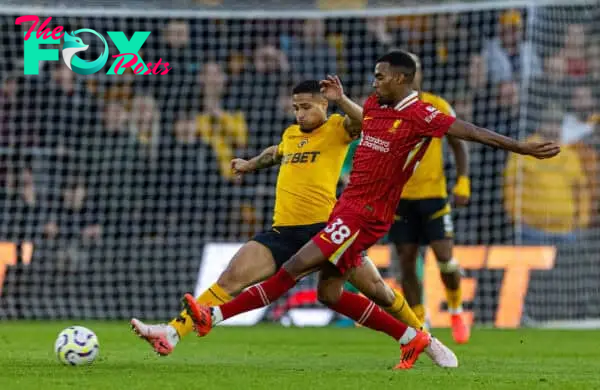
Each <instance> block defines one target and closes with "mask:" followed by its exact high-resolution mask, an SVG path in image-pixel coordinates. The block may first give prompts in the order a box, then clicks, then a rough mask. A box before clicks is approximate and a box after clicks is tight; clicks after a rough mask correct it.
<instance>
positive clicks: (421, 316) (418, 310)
mask: <svg viewBox="0 0 600 390" xmlns="http://www.w3.org/2000/svg"><path fill="white" fill-rule="evenodd" d="M411 309H412V311H413V313H415V316H417V319H418V320H419V321H421V323H422V324H424V323H425V306H423V305H422V304H418V305H415V306H413V307H411Z"/></svg>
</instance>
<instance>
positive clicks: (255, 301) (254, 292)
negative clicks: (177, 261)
mask: <svg viewBox="0 0 600 390" xmlns="http://www.w3.org/2000/svg"><path fill="white" fill-rule="evenodd" d="M325 261H326V259H325V257H324V256H323V253H322V252H321V250H320V249H319V247H318V246H317V245H316V244H314V243H313V242H312V241H309V242H308V243H307V244H306V245H304V246H303V247H302V249H300V250H299V251H298V252H297V253H296V254H295V255H294V256H292V258H291V259H290V260H288V261H287V262H286V263H285V264H284V265H283V267H282V268H281V269H280V270H279V271H278V272H277V273H276V274H275V275H273V276H272V277H270V278H269V279H267V280H265V281H264V282H262V283H260V284H257V285H254V286H252V287H250V288H249V289H247V290H246V291H244V292H242V293H241V294H240V295H238V296H237V297H236V298H235V299H233V300H232V301H230V302H227V303H225V304H222V305H219V306H212V307H209V306H205V305H202V304H199V303H198V302H196V300H195V299H194V297H193V296H192V295H190V294H186V295H185V296H184V297H183V300H182V304H183V306H184V308H185V311H186V312H187V314H188V315H189V316H190V318H191V319H192V321H193V322H194V328H195V330H196V333H198V335H199V336H205V335H206V334H208V333H209V332H210V330H211V329H212V328H213V327H214V326H215V325H217V324H218V323H219V322H222V321H224V320H226V319H228V318H231V317H234V316H236V315H238V314H241V313H245V312H247V311H250V310H254V309H258V308H260V307H263V306H268V305H269V304H271V302H273V301H275V300H277V299H278V298H279V297H281V296H282V295H283V294H285V293H286V292H287V291H289V290H290V289H291V288H292V287H294V286H295V285H296V282H297V281H298V280H299V279H301V278H302V277H304V276H306V275H308V274H310V273H312V272H314V271H317V270H319V269H320V268H321V266H322V265H323V263H324V262H325Z"/></svg>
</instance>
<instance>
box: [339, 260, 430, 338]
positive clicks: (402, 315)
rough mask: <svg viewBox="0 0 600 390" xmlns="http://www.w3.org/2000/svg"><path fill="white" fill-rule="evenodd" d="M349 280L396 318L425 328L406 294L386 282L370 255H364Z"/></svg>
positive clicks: (415, 326)
mask: <svg viewBox="0 0 600 390" xmlns="http://www.w3.org/2000/svg"><path fill="white" fill-rule="evenodd" d="M349 280H350V283H352V284H353V285H354V287H356V288H358V289H359V290H360V292H362V293H363V294H365V295H366V296H367V297H369V299H371V300H372V301H373V302H375V303H376V304H377V305H379V306H380V307H381V308H382V309H383V310H385V311H387V312H388V313H389V314H390V315H391V316H392V317H394V318H395V319H397V320H398V321H400V322H403V323H405V324H406V325H408V326H411V327H413V328H415V329H419V330H424V324H423V322H422V321H421V320H419V319H418V318H417V316H416V315H415V313H414V312H413V311H412V309H411V308H410V305H409V304H408V302H407V301H406V298H405V297H404V295H403V294H402V293H401V292H400V291H396V290H395V289H393V288H391V287H390V286H388V285H387V284H386V283H385V281H384V280H383V278H382V277H381V274H380V273H379V270H377V267H376V266H375V264H373V262H372V261H371V259H369V257H368V256H366V255H365V256H363V263H362V265H361V266H360V267H358V268H355V269H353V270H352V272H351V274H350V279H349Z"/></svg>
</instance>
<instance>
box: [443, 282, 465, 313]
mask: <svg viewBox="0 0 600 390" xmlns="http://www.w3.org/2000/svg"><path fill="white" fill-rule="evenodd" d="M446 301H447V302H448V312H450V314H457V313H460V312H461V311H462V291H460V287H459V288H457V289H456V290H450V289H448V288H446Z"/></svg>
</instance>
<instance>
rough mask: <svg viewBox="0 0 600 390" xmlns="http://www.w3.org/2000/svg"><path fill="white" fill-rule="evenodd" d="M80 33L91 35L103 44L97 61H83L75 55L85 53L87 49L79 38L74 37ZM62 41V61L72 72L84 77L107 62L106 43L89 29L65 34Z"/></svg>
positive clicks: (87, 46)
mask: <svg viewBox="0 0 600 390" xmlns="http://www.w3.org/2000/svg"><path fill="white" fill-rule="evenodd" d="M80 32H88V33H92V34H94V35H96V36H97V37H99V38H100V39H101V40H102V42H103V43H104V51H103V52H102V55H101V56H100V57H99V58H98V59H96V60H94V61H85V60H82V59H80V58H79V57H77V56H76V55H75V54H77V53H79V52H81V51H86V50H87V49H88V48H89V45H86V44H85V43H83V41H82V40H81V38H78V37H76V36H75V35H77V34H78V33H80ZM64 39H65V44H64V46H63V60H64V61H65V64H66V65H67V66H68V67H69V69H71V70H72V71H73V72H75V73H78V74H84V75H86V74H92V73H96V72H97V71H99V70H100V69H102V67H103V66H104V65H105V64H106V61H107V60H108V43H106V40H105V39H104V37H103V36H102V35H100V34H98V33H97V32H96V31H94V30H91V29H89V28H83V29H80V30H77V31H74V32H73V31H72V32H71V34H69V33H67V32H65V36H64Z"/></svg>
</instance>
